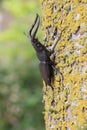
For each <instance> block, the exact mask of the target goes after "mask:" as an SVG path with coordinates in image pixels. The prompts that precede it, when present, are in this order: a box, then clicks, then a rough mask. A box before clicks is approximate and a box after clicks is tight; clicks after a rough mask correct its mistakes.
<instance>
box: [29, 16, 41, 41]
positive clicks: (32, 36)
mask: <svg viewBox="0 0 87 130" xmlns="http://www.w3.org/2000/svg"><path fill="white" fill-rule="evenodd" d="M36 23H37V26H36V28H35V30H34V32H33V34H32V31H33V29H34V27H35V25H36ZM39 24H40V17H39V15H38V14H36V19H35V21H34V23H33V24H32V26H31V28H30V30H29V39H34V38H35V36H36V33H37V31H38V28H39Z"/></svg>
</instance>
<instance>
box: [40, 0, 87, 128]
mask: <svg viewBox="0 0 87 130" xmlns="http://www.w3.org/2000/svg"><path fill="white" fill-rule="evenodd" d="M40 1H41V4H42V12H43V14H42V26H43V32H44V39H46V40H45V45H47V46H50V45H52V44H54V43H55V40H56V38H58V37H59V36H61V38H60V40H59V41H58V44H57V46H56V49H55V62H56V69H57V72H55V70H54V76H53V79H52V86H53V87H54V89H52V88H51V87H50V86H47V87H46V86H44V88H43V89H44V91H45V92H44V95H43V100H44V102H45V112H44V115H45V123H46V130H59V129H61V130H66V128H67V129H69V130H79V128H81V126H82V128H86V129H87V125H86V121H87V100H86V99H87V0H81V1H80V0H40ZM55 28H57V33H56V34H55V37H53V36H54V32H55ZM61 73H62V75H61ZM78 122H79V123H78Z"/></svg>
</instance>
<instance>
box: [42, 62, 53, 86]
mask: <svg viewBox="0 0 87 130" xmlns="http://www.w3.org/2000/svg"><path fill="white" fill-rule="evenodd" d="M40 71H41V75H42V78H43V80H44V81H45V83H46V85H49V86H51V77H52V73H53V69H52V66H51V65H50V64H49V63H48V62H40Z"/></svg>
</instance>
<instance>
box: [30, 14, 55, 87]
mask: <svg viewBox="0 0 87 130" xmlns="http://www.w3.org/2000/svg"><path fill="white" fill-rule="evenodd" d="M39 24H40V17H39V15H38V14H37V15H36V19H35V21H34V23H33V24H32V26H31V28H30V30H29V39H30V40H31V43H32V45H33V47H34V49H35V51H36V53H37V56H38V59H39V61H40V71H41V74H42V78H43V80H44V81H45V83H46V85H49V86H52V85H51V78H52V76H53V65H54V63H53V61H52V60H51V59H50V56H51V53H52V52H50V51H49V50H47V49H46V47H45V46H44V45H42V44H41V43H40V41H39V40H38V38H36V33H37V31H38V28H39ZM35 26H36V27H35ZM34 28H35V29H34ZM33 29H34V30H33Z"/></svg>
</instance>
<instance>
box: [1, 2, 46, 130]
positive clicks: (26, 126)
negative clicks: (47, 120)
mask: <svg viewBox="0 0 87 130" xmlns="http://www.w3.org/2000/svg"><path fill="white" fill-rule="evenodd" d="M36 13H38V14H40V15H41V7H40V3H39V0H0V130H44V119H43V104H42V79H41V76H40V72H39V67H38V63H39V62H38V60H37V57H36V54H35V51H34V49H33V47H32V45H31V43H30V42H29V40H28V38H27V37H26V36H25V35H24V34H23V33H24V32H25V33H27V34H28V30H29V27H30V25H31V24H32V22H33V21H34V19H35V16H36ZM38 37H39V38H40V41H42V32H41V28H40V29H39V31H38Z"/></svg>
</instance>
